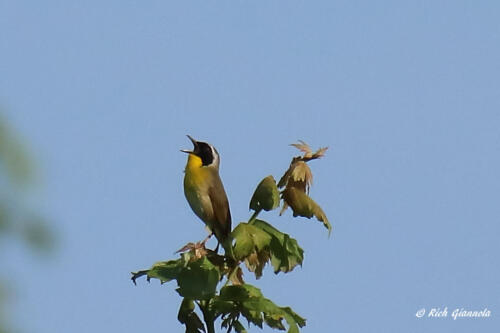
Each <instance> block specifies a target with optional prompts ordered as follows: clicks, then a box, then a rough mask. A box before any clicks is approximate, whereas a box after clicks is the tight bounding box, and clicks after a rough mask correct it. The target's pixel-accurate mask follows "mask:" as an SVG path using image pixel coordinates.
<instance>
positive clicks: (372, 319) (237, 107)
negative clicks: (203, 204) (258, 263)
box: [0, 1, 500, 333]
mask: <svg viewBox="0 0 500 333" xmlns="http://www.w3.org/2000/svg"><path fill="white" fill-rule="evenodd" d="M499 13H500V5H499V4H498V3H497V2H495V1H480V2H468V1H404V2H403V1H381V2H380V1H379V2H373V1H372V2H368V1H366V2H358V1H314V2H307V1H287V2H283V1H252V2H244V1H191V2H180V1H179V2H166V1H150V2H138V1H109V2H106V3H103V2H92V1H87V2H81V1H80V2H77V1H63V2H61V1H44V2H37V1H31V2H30V1H5V2H2V3H1V4H0V31H1V33H0V54H1V56H0V103H1V105H2V107H3V108H4V110H5V111H4V112H5V113H6V114H7V118H8V120H9V123H10V124H11V125H12V127H14V128H15V129H16V130H17V131H18V132H20V133H22V135H23V137H24V138H25V141H26V142H27V143H29V147H30V149H31V152H32V155H33V157H34V159H35V160H36V161H37V166H38V169H39V173H40V175H41V182H40V183H41V184H40V186H39V187H38V189H37V191H36V193H35V198H34V200H33V201H34V202H35V203H36V205H37V207H39V209H40V211H42V212H43V213H44V214H45V215H46V216H47V217H48V218H49V219H50V220H51V221H52V225H53V228H54V229H55V230H56V232H57V234H58V238H59V246H58V250H57V252H56V253H55V254H54V255H53V256H52V257H51V258H48V259H42V260H41V259H40V258H39V257H37V256H32V255H29V254H28V252H27V251H25V250H24V249H23V247H21V246H13V247H11V248H9V249H10V251H11V254H9V256H7V259H6V260H7V262H6V263H5V267H6V268H7V271H8V272H12V274H11V275H10V279H11V281H12V285H13V286H15V293H16V295H17V296H16V299H15V300H14V302H13V303H12V304H11V308H10V309H9V311H10V313H11V314H12V321H13V322H14V323H16V325H17V326H18V327H21V328H22V329H24V331H26V332H39V333H45V332H46V333H53V332H76V333H79V332H82V333H83V332H91V331H93V332H137V331H139V330H141V331H153V330H154V331H157V332H173V331H180V330H181V329H182V328H181V326H180V324H179V323H178V322H177V319H176V315H177V309H178V305H179V301H180V298H179V297H178V296H177V295H176V293H175V291H174V289H175V286H174V284H168V285H163V286H160V285H159V284H158V283H151V284H149V285H148V284H147V283H146V282H145V281H141V282H140V283H139V284H138V286H137V287H134V286H133V285H132V283H131V282H130V280H129V274H130V271H134V270H138V269H142V268H147V267H149V265H150V264H152V263H153V262H155V261H159V260H165V259H169V258H172V257H173V251H175V250H176V249H178V248H179V247H180V246H182V245H183V244H185V243H186V242H188V241H196V240H200V239H202V238H204V237H205V235H206V233H205V230H204V229H203V227H202V224H201V222H200V221H199V220H197V218H196V217H195V216H194V214H193V213H192V212H191V210H190V209H189V207H188V205H187V202H186V201H185V199H184V195H183V192H182V177H183V168H184V165H185V159H186V156H185V155H184V154H182V153H180V152H179V149H181V148H190V142H189V140H188V139H187V138H186V136H185V134H191V135H192V136H194V137H195V138H198V139H201V140H205V141H208V142H210V143H212V144H214V145H215V146H216V147H217V149H218V151H219V152H220V154H221V175H222V178H223V181H224V184H225V187H226V192H227V193H228V196H229V200H230V204H231V209H232V215H233V219H234V222H233V223H234V224H236V223H237V222H238V221H243V220H245V219H247V218H248V217H249V215H250V213H249V212H248V201H249V199H250V196H251V194H252V192H253V190H254V188H255V186H256V184H257V183H258V182H259V180H260V179H261V178H263V177H265V176H267V175H268V174H273V175H274V176H275V177H280V176H281V174H282V173H283V172H284V171H285V170H286V168H287V166H288V163H289V161H290V158H291V157H292V156H293V155H294V154H295V153H296V151H295V150H294V149H293V148H292V147H289V146H288V144H289V143H292V142H295V141H296V140H297V139H302V140H305V141H306V142H308V143H310V144H311V145H312V146H313V147H318V146H324V145H327V146H329V147H330V149H329V150H328V152H327V155H326V157H325V158H324V159H322V160H320V161H315V162H312V164H311V167H312V170H313V173H314V177H315V178H314V179H315V182H314V185H313V188H312V189H311V196H312V197H313V198H314V199H316V201H317V202H318V203H319V204H320V205H321V206H322V207H323V208H324V210H325V212H326V214H327V215H328V216H329V218H330V220H331V222H332V224H333V226H334V230H333V233H332V237H331V238H327V232H326V230H325V229H324V228H323V227H322V226H321V224H320V223H318V222H316V221H313V220H307V219H293V218H292V217H291V214H290V212H288V213H287V214H285V215H284V216H282V217H278V216H277V212H274V213H267V214H265V215H263V216H262V218H264V219H266V220H267V221H270V222H271V223H273V224H275V225H276V226H277V227H278V228H280V229H282V230H283V231H286V232H288V233H290V234H291V235H292V236H294V237H296V238H297V240H298V241H299V244H301V245H302V247H303V248H304V249H305V251H306V252H305V261H304V265H303V267H302V268H299V269H297V270H296V271H294V272H292V273H290V274H287V275H278V276H274V274H273V273H272V272H271V271H270V270H266V271H265V273H264V276H263V278H262V279H261V280H259V281H257V282H255V284H256V285H257V286H258V287H260V288H261V289H262V291H263V292H264V294H265V295H267V296H268V297H269V298H271V299H273V300H274V301H276V302H277V303H279V304H283V305H290V306H292V307H293V308H294V310H296V311H297V312H298V313H300V314H301V315H303V316H304V317H306V318H307V319H308V321H307V326H306V327H305V328H304V329H303V332H318V331H328V332H330V331H331V332H402V331H403V332H407V331H411V332H443V331H453V332H471V331H476V332H494V331H497V330H498V327H500V321H499V319H498V318H499V317H498V313H499V312H498V311H500V307H499V299H500V270H499V268H498V253H499V250H500V246H499V245H498V235H499V234H500V227H499V217H500V205H499V204H498V197H499V194H500V177H499V172H498V170H500V154H499V153H500V111H499V110H500V98H499V97H500V62H499V61H498V59H500V21H499V20H498V17H499ZM246 277H248V279H249V282H251V283H254V281H253V280H252V279H251V278H250V275H249V274H247V275H246ZM445 306H446V307H448V309H449V310H451V309H455V308H462V307H463V308H465V309H468V310H482V309H483V308H485V307H487V308H488V309H490V310H491V311H492V316H491V317H490V318H483V319H461V320H456V321H454V320H452V319H451V318H445V319H443V318H442V319H437V318H422V319H417V318H416V317H415V313H416V311H417V310H419V309H421V308H426V309H430V308H433V307H441V308H443V307H445ZM255 330H257V329H255V328H252V329H251V331H252V332H253V331H255ZM264 331H265V332H267V331H266V330H264Z"/></svg>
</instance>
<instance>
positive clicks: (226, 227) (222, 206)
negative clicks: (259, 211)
mask: <svg viewBox="0 0 500 333" xmlns="http://www.w3.org/2000/svg"><path fill="white" fill-rule="evenodd" d="M208 195H209V197H210V201H211V202H212V208H213V212H214V217H215V221H214V230H213V232H214V233H215V236H216V237H217V239H218V240H219V241H223V240H224V239H226V238H227V237H228V236H229V234H230V233H231V212H230V210H229V202H228V200H227V196H226V192H225V191H224V186H223V185H222V182H221V181H220V179H217V181H215V182H214V184H213V186H211V187H210V188H209V189H208Z"/></svg>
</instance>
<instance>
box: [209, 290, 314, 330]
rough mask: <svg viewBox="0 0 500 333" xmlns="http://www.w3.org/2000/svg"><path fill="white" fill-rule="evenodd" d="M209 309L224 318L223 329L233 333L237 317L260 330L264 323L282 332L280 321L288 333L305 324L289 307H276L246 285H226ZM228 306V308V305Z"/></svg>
mask: <svg viewBox="0 0 500 333" xmlns="http://www.w3.org/2000/svg"><path fill="white" fill-rule="evenodd" d="M212 304H213V308H214V309H215V311H216V313H217V315H222V317H223V318H225V319H224V321H223V327H228V328H229V329H231V328H232V327H234V328H235V329H236V331H237V332H240V330H238V328H237V326H238V324H237V323H236V322H237V318H239V317H240V316H243V317H245V318H246V319H247V320H248V322H249V323H252V324H254V325H256V326H259V327H261V328H262V324H263V323H265V324H266V325H267V326H269V327H271V328H276V329H280V330H284V329H285V326H284V325H283V320H285V321H286V323H287V324H288V332H298V331H299V327H303V326H304V325H305V319H304V318H302V317H300V316H299V315H298V314H297V313H295V312H294V311H293V310H292V309H290V308H289V307H279V306H277V305H276V304H274V303H273V302H272V301H271V300H269V299H267V298H265V297H264V296H263V295H262V292H261V291H260V290H259V289H258V288H256V287H254V286H252V285H249V284H243V285H239V286H226V287H223V288H222V289H221V291H220V296H216V297H215V299H214V302H213V303H212ZM228 304H231V305H232V306H228ZM241 332H243V331H241Z"/></svg>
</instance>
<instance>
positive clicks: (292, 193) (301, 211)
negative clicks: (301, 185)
mask: <svg viewBox="0 0 500 333" xmlns="http://www.w3.org/2000/svg"><path fill="white" fill-rule="evenodd" d="M281 196H282V198H283V200H284V201H285V205H288V206H290V207H291V208H292V210H293V216H294V217H297V216H303V217H307V218H308V219H310V218H311V217H313V216H316V218H317V219H318V221H321V222H323V225H324V226H325V228H327V229H328V235H330V233H331V231H332V225H331V224H330V222H329V221H328V218H327V217H326V215H325V213H324V212H323V210H322V209H321V207H320V206H319V205H318V204H317V203H316V202H314V200H313V199H311V198H310V197H309V196H308V195H307V194H306V193H304V192H303V191H301V190H299V189H296V188H295V187H293V186H292V187H287V188H286V189H285V190H284V191H283V192H282V193H281ZM285 208H286V206H284V209H285ZM282 212H283V210H282Z"/></svg>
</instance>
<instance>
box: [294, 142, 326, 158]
mask: <svg viewBox="0 0 500 333" xmlns="http://www.w3.org/2000/svg"><path fill="white" fill-rule="evenodd" d="M291 146H294V147H295V148H297V149H298V150H300V151H301V152H303V153H304V155H303V156H302V158H301V159H302V160H303V161H310V160H314V159H317V158H321V157H323V156H324V155H325V152H326V150H327V149H328V147H323V148H320V149H318V150H317V151H315V152H314V153H313V151H312V149H311V147H310V146H309V145H308V144H307V143H305V142H304V141H302V140H299V143H292V144H291Z"/></svg>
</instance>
